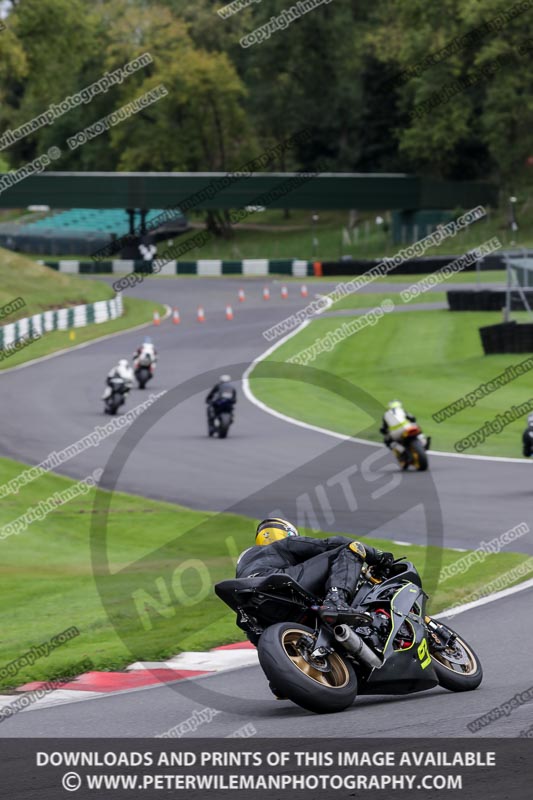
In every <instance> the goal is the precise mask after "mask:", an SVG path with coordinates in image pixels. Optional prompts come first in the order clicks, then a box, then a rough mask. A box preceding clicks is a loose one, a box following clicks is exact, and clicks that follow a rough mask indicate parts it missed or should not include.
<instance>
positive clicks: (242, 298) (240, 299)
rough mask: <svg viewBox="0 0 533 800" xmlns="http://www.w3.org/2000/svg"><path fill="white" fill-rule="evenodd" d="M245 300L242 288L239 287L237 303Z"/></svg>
mask: <svg viewBox="0 0 533 800" xmlns="http://www.w3.org/2000/svg"><path fill="white" fill-rule="evenodd" d="M245 300H246V295H245V294H244V289H239V303H244V301H245Z"/></svg>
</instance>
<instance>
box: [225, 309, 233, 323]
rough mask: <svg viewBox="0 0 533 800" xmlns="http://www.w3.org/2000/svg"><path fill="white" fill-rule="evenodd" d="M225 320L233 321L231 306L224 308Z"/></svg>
mask: <svg viewBox="0 0 533 800" xmlns="http://www.w3.org/2000/svg"><path fill="white" fill-rule="evenodd" d="M226 319H229V320H231V319H233V309H232V307H231V306H226Z"/></svg>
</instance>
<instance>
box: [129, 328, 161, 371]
mask: <svg viewBox="0 0 533 800" xmlns="http://www.w3.org/2000/svg"><path fill="white" fill-rule="evenodd" d="M156 363H157V350H156V349H155V346H154V343H153V342H152V339H151V338H150V336H145V338H144V341H143V343H142V345H141V346H140V347H138V348H137V350H136V351H135V352H134V354H133V369H134V370H136V369H138V367H141V366H142V367H151V366H154V367H155V365H156Z"/></svg>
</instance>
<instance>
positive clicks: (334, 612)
mask: <svg viewBox="0 0 533 800" xmlns="http://www.w3.org/2000/svg"><path fill="white" fill-rule="evenodd" d="M393 561H394V556H393V554H392V553H385V552H383V551H381V550H377V549H376V548H375V547H370V546H369V545H363V544H362V543H361V542H357V541H354V540H353V539H348V538H347V537H345V536H330V537H329V538H327V539H313V538H311V537H308V536H300V535H299V533H298V531H297V529H296V528H295V527H294V525H292V524H291V523H290V522H288V521H287V520H284V519H279V518H277V517H270V518H268V519H264V520H263V521H262V522H260V523H259V525H258V526H257V530H256V535H255V545H254V546H253V547H249V548H248V549H247V550H245V551H244V552H243V553H241V555H240V556H239V560H238V561H237V574H236V577H237V578H255V577H262V576H265V575H274V574H280V573H283V574H284V575H289V576H290V577H291V578H293V579H294V580H295V581H297V582H298V583H299V584H300V585H301V586H302V587H303V588H304V589H306V590H307V591H308V592H310V593H311V594H313V595H315V596H316V597H317V598H318V599H320V598H324V599H323V602H322V605H321V606H320V612H319V613H320V616H321V617H322V619H324V620H325V621H326V622H328V623H331V624H333V623H335V622H337V621H339V620H340V619H345V620H347V621H348V620H352V621H357V619H359V620H360V621H365V622H367V621H368V617H367V616H365V614H364V613H362V612H359V611H357V609H355V608H352V607H351V606H350V602H351V601H352V599H353V596H354V593H355V590H356V588H357V583H358V581H359V577H360V575H361V569H362V567H363V563H364V562H366V563H367V564H369V565H376V566H379V567H380V568H381V569H382V570H387V569H389V568H390V567H391V566H392V563H393Z"/></svg>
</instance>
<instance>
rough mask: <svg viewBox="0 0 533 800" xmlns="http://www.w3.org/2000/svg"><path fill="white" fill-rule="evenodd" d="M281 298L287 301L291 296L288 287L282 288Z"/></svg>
mask: <svg viewBox="0 0 533 800" xmlns="http://www.w3.org/2000/svg"><path fill="white" fill-rule="evenodd" d="M281 296H282V298H283V299H284V300H286V299H287V297H288V296H289V290H288V289H287V287H286V286H282V287H281Z"/></svg>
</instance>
